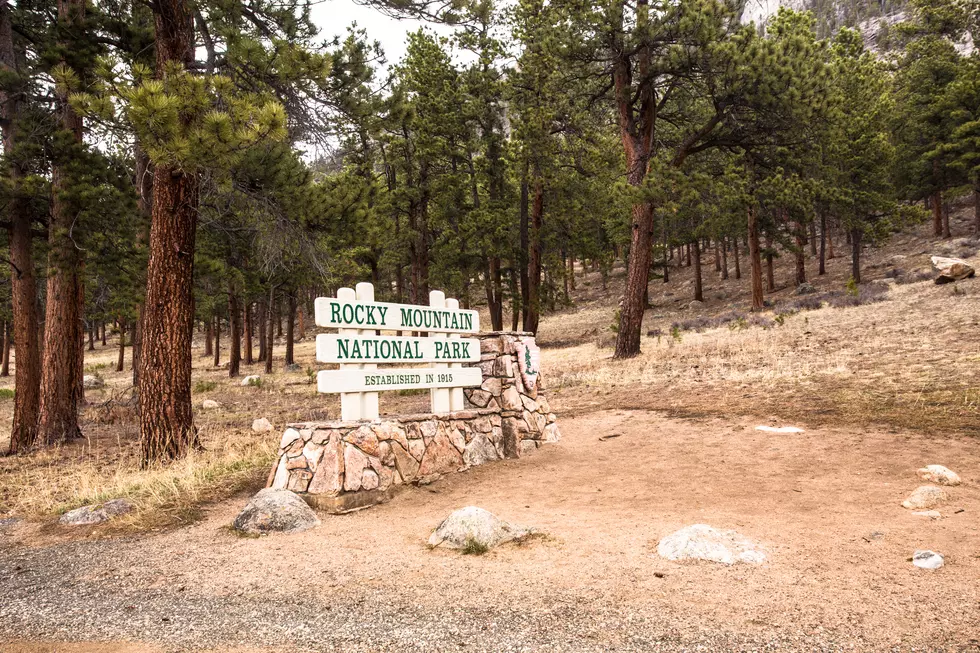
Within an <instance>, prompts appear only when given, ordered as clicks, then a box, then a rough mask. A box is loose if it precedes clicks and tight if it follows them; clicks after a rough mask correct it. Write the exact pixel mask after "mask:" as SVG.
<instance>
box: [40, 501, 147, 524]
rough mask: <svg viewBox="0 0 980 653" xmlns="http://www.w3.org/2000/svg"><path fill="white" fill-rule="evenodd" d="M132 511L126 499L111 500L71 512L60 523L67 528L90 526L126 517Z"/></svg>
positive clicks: (131, 506) (62, 517)
mask: <svg viewBox="0 0 980 653" xmlns="http://www.w3.org/2000/svg"><path fill="white" fill-rule="evenodd" d="M132 509H133V505H132V504H131V503H129V501H126V500H125V499H110V500H109V501H106V502H105V503H101V504H100V503H93V504H91V505H88V506H82V507H81V508H75V509H74V510H69V511H68V512H66V513H65V514H63V515H62V516H61V518H60V519H59V520H58V521H59V522H60V523H62V524H64V525H65V526H89V525H92V524H101V523H102V522H104V521H109V518H110V517H114V516H116V515H124V514H126V513H127V512H129V511H131V510H132Z"/></svg>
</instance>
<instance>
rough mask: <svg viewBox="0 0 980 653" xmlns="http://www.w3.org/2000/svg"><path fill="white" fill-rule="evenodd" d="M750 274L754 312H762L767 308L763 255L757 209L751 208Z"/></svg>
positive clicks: (749, 237) (749, 234)
mask: <svg viewBox="0 0 980 653" xmlns="http://www.w3.org/2000/svg"><path fill="white" fill-rule="evenodd" d="M748 239H749V273H750V276H751V277H752V310H753V311H761V310H762V309H763V307H764V306H765V303H764V301H765V300H764V296H763V294H762V254H761V251H760V247H759V222H758V218H757V217H756V212H755V207H754V206H749V227H748Z"/></svg>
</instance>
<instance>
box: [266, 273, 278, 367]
mask: <svg viewBox="0 0 980 653" xmlns="http://www.w3.org/2000/svg"><path fill="white" fill-rule="evenodd" d="M275 301H276V289H275V287H272V288H269V310H268V320H267V325H268V330H267V331H266V335H265V339H266V343H267V344H266V350H265V373H266V374H272V350H273V342H274V341H275V338H274V336H273V335H272V330H273V329H274V328H275V320H274V319H273V317H274V316H273V311H272V306H273V305H274V304H275Z"/></svg>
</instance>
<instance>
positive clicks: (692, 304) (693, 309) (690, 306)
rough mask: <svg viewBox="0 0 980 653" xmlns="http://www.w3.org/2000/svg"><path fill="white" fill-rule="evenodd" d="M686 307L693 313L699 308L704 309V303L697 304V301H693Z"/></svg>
mask: <svg viewBox="0 0 980 653" xmlns="http://www.w3.org/2000/svg"><path fill="white" fill-rule="evenodd" d="M687 307H688V308H689V309H691V310H692V311H695V310H697V309H699V308H704V302H699V301H698V300H696V299H695V300H694V301H693V302H691V303H690V304H688V305H687Z"/></svg>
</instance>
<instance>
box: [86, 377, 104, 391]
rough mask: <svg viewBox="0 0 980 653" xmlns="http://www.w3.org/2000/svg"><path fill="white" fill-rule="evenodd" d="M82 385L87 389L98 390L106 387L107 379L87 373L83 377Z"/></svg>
mask: <svg viewBox="0 0 980 653" xmlns="http://www.w3.org/2000/svg"><path fill="white" fill-rule="evenodd" d="M82 385H83V386H85V389H86V390H98V389H99V388H104V387H105V380H104V379H102V377H99V376H95V375H94V374H86V375H85V376H83V377H82Z"/></svg>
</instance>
